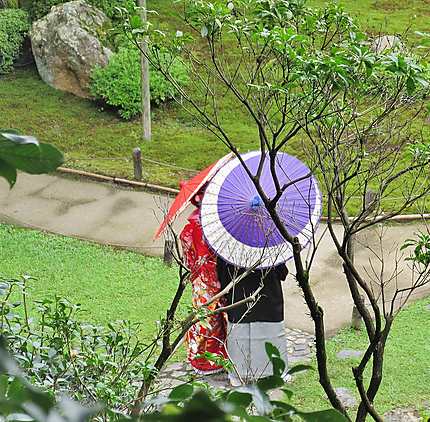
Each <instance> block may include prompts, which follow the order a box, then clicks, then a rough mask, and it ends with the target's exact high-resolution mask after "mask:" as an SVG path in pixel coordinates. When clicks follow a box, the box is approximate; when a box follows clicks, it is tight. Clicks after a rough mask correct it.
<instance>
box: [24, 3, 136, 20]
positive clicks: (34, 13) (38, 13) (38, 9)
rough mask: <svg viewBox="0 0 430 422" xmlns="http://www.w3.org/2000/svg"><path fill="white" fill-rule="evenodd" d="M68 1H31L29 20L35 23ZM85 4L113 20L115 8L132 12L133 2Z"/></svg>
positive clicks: (115, 14)
mask: <svg viewBox="0 0 430 422" xmlns="http://www.w3.org/2000/svg"><path fill="white" fill-rule="evenodd" d="M68 1H70V0H37V1H33V3H32V5H31V8H30V17H31V20H32V21H36V20H38V19H40V18H43V17H44V16H45V15H47V14H48V13H49V12H50V11H51V7H52V6H57V5H59V4H63V3H67V2H68ZM87 3H88V4H91V5H93V6H95V7H97V8H98V9H100V10H102V11H103V12H104V13H105V14H106V15H107V16H108V17H109V18H111V19H115V17H116V16H117V13H116V8H117V7H122V8H125V9H128V10H132V9H133V7H134V0H88V1H87Z"/></svg>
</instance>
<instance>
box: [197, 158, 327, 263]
mask: <svg viewBox="0 0 430 422" xmlns="http://www.w3.org/2000/svg"><path fill="white" fill-rule="evenodd" d="M260 157H261V152H260V151H253V152H249V153H247V154H244V155H242V158H243V160H244V162H245V164H246V166H247V167H248V168H249V170H250V171H251V173H252V174H256V173H257V169H258V165H259V162H260ZM275 172H276V175H277V178H278V180H279V183H280V185H281V186H287V187H286V189H285V191H284V193H283V194H282V196H281V198H280V199H279V201H278V204H277V212H278V215H279V217H280V219H281V221H282V223H283V224H284V226H285V227H286V229H287V230H288V232H289V233H290V234H291V235H292V236H293V237H298V239H299V241H300V244H301V245H302V246H303V247H305V246H306V245H307V244H308V243H309V241H310V240H311V239H312V237H313V233H314V231H315V229H316V226H317V225H318V222H319V220H320V217H321V209H322V202H321V193H320V190H319V188H318V184H317V181H316V179H315V177H314V176H312V175H311V173H310V170H309V168H308V167H307V166H306V165H305V164H303V163H302V162H301V161H300V160H299V159H297V158H295V157H293V156H291V155H288V154H286V153H278V154H277V158H276V165H275ZM260 184H261V187H262V189H263V191H264V193H265V194H266V195H267V197H268V198H269V199H272V198H273V197H274V196H275V195H276V188H275V184H274V181H273V177H272V173H271V170H270V159H269V156H268V155H266V156H265V159H264V164H263V171H262V174H261V178H260ZM201 223H202V228H203V233H204V236H205V238H206V241H207V242H208V243H209V245H210V247H211V248H212V249H213V250H214V252H215V253H216V254H217V255H219V256H220V257H221V258H223V259H224V260H225V261H227V262H229V263H231V264H233V265H236V266H238V267H247V268H249V267H252V266H255V268H268V267H272V266H276V265H279V264H281V263H284V262H286V261H287V260H289V259H291V258H292V256H293V254H292V247H291V245H290V244H289V243H288V242H287V241H286V240H285V239H284V237H283V236H282V235H281V234H280V232H279V231H278V229H277V228H276V227H275V224H274V222H273V221H272V218H271V217H270V215H269V213H268V211H267V210H266V207H265V206H264V203H263V201H262V199H261V197H260V196H259V195H258V192H257V190H256V188H255V186H254V183H253V182H252V180H251V178H250V177H249V175H248V173H247V172H246V170H245V169H244V167H243V166H242V164H241V163H240V161H239V159H238V158H235V159H233V160H231V161H229V162H228V163H227V164H225V165H224V166H223V167H222V168H220V169H219V171H218V172H217V173H216V175H215V176H214V177H213V178H212V179H211V181H210V182H209V184H208V186H207V188H206V190H205V194H204V196H203V201H202V205H201Z"/></svg>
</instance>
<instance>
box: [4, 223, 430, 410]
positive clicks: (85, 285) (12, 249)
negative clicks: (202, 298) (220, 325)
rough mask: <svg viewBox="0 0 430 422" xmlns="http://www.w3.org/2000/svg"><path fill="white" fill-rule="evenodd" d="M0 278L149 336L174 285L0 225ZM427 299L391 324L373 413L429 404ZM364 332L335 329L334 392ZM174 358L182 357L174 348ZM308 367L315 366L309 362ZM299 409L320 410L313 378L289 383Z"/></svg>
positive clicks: (145, 265)
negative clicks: (23, 279) (345, 356)
mask: <svg viewBox="0 0 430 422" xmlns="http://www.w3.org/2000/svg"><path fill="white" fill-rule="evenodd" d="M0 256H1V262H0V277H6V278H7V277H13V278H16V277H18V276H20V275H24V274H29V275H31V276H33V277H35V280H31V281H30V287H31V291H30V294H31V297H32V298H34V299H42V298H49V297H54V296H55V295H59V296H61V297H66V298H67V299H69V300H70V301H72V302H73V303H80V304H81V305H82V308H83V309H84V310H86V311H85V312H84V314H83V315H82V318H83V319H84V320H86V321H92V322H96V323H100V324H104V325H106V324H107V323H108V322H111V321H114V320H118V319H129V320H131V321H133V322H141V323H142V325H143V336H144V337H145V338H150V337H151V335H152V334H153V333H154V331H155V321H157V320H159V319H160V318H161V317H163V315H164V312H165V310H166V307H167V306H168V304H169V302H170V300H171V297H172V294H173V292H174V289H175V285H176V280H177V279H176V271H175V269H174V268H168V267H166V266H164V265H163V264H162V262H161V261H160V260H159V259H156V258H148V257H144V256H142V255H139V254H136V253H133V252H127V251H121V250H116V249H113V248H110V247H107V246H99V245H95V244H92V243H89V242H85V241H81V240H76V239H72V238H67V237H62V236H57V235H51V234H45V233H41V232H37V231H33V230H27V229H19V228H15V227H13V226H9V225H0ZM188 301H189V297H188V295H185V297H184V301H183V305H182V308H181V312H180V314H182V315H183V314H184V312H185V308H186V303H188ZM429 303H430V298H427V299H425V300H421V301H419V302H417V303H415V304H413V305H411V306H409V307H408V308H406V309H405V310H404V311H403V312H402V313H401V314H400V315H399V317H398V318H397V319H396V321H395V323H394V326H393V330H392V334H391V337H390V340H389V342H388V346H387V353H386V360H385V367H384V381H383V385H382V387H381V391H380V394H379V396H378V400H377V403H376V404H377V407H378V409H379V410H382V411H386V410H389V409H392V408H397V407H407V406H414V407H417V406H418V407H420V406H421V404H423V403H424V402H425V401H426V400H430V388H429V384H428V380H429V377H430V366H429V363H428V356H429V353H430V345H429V341H428V339H429V338H430V311H429V310H427V309H426V306H427V304H429ZM365 344H366V342H365V336H364V333H361V334H360V335H358V334H356V333H354V332H352V331H350V330H344V331H341V332H340V333H339V334H338V335H337V336H336V337H334V338H333V339H331V340H330V341H329V342H328V345H327V349H328V357H329V368H330V374H331V377H332V381H333V384H334V386H335V387H347V388H349V389H350V390H351V391H354V384H353V380H352V376H351V366H352V365H353V364H354V362H353V361H352V360H345V361H342V360H338V359H337V358H336V353H337V352H338V351H340V350H342V349H345V348H348V349H356V350H363V348H364V347H365ZM174 359H184V353H183V351H181V352H180V353H179V354H178V355H175V357H174ZM313 365H314V367H315V362H313ZM291 387H292V388H293V390H294V392H295V394H294V402H295V404H296V405H298V406H300V408H304V409H309V410H311V409H312V410H315V409H319V408H321V409H322V408H327V407H328V404H327V401H326V399H325V398H324V393H323V391H322V389H321V387H320V386H319V384H318V380H317V375H316V373H315V372H313V371H311V372H308V373H306V374H304V375H301V376H298V377H297V379H296V380H295V382H294V383H293V384H292V386H291Z"/></svg>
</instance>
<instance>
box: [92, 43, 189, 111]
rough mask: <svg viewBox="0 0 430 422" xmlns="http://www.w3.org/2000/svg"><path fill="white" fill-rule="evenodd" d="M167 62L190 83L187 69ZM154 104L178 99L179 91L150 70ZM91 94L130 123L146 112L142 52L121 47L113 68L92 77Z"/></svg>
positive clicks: (181, 79)
mask: <svg viewBox="0 0 430 422" xmlns="http://www.w3.org/2000/svg"><path fill="white" fill-rule="evenodd" d="M163 60H165V62H166V63H169V61H171V63H170V73H171V74H172V75H173V77H174V78H175V80H177V81H178V82H179V83H181V84H186V83H187V81H188V76H187V71H186V68H185V65H184V64H182V63H181V62H180V61H179V60H177V59H173V60H172V59H171V58H170V56H168V55H167V54H166V55H165V56H164V58H163ZM150 89H151V101H152V102H154V103H155V104H160V103H163V102H165V101H167V100H169V99H171V98H173V97H174V95H175V89H174V88H173V87H172V85H171V84H169V83H168V82H167V81H166V80H165V79H164V77H163V75H162V74H161V73H160V72H158V71H157V70H155V69H153V68H151V69H150ZM91 93H92V94H93V95H94V96H95V97H96V98H100V99H102V100H103V101H105V102H106V103H107V104H109V105H111V106H113V107H116V108H118V111H119V114H120V116H121V117H123V118H125V119H130V118H132V117H134V116H135V115H137V114H139V113H140V112H141V110H142V104H141V70H140V52H139V51H138V50H137V49H136V48H133V47H121V48H120V49H119V51H118V53H114V54H113V56H112V57H111V59H110V61H109V64H108V65H107V66H106V67H104V68H101V67H96V68H95V69H94V70H93V72H92V75H91Z"/></svg>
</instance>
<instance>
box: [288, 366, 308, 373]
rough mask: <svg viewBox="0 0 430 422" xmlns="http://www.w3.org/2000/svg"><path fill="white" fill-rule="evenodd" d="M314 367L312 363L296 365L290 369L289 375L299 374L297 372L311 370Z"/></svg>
mask: <svg viewBox="0 0 430 422" xmlns="http://www.w3.org/2000/svg"><path fill="white" fill-rule="evenodd" d="M313 369H314V368H313V367H312V366H310V365H295V366H293V367H292V368H291V369H289V370H288V375H293V374H297V372H302V371H309V370H313Z"/></svg>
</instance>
